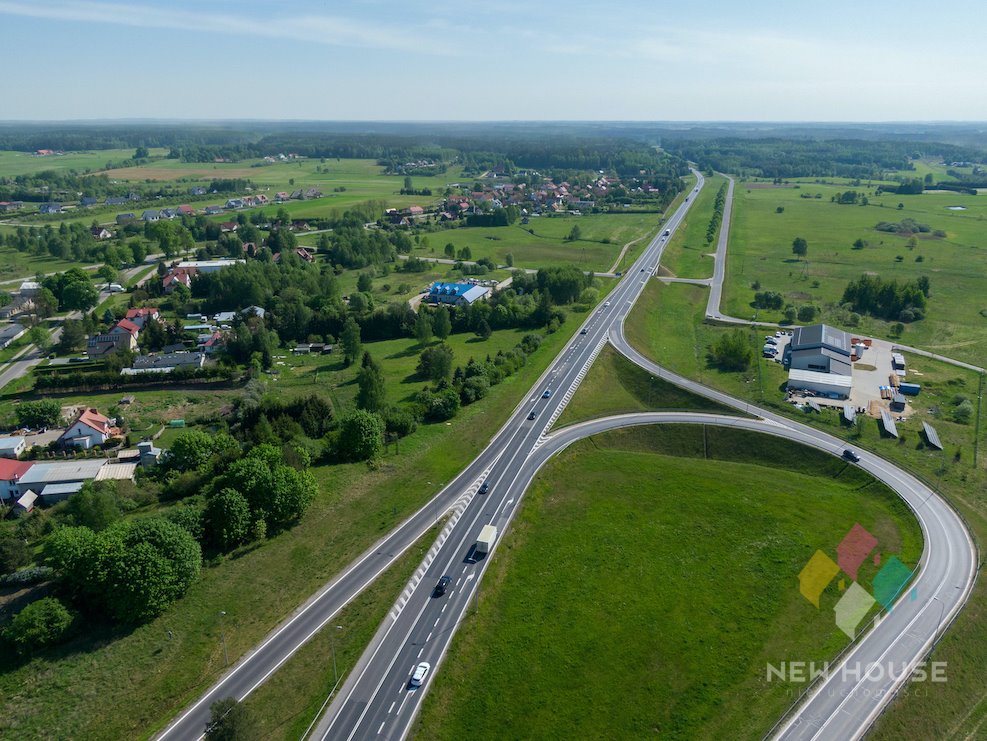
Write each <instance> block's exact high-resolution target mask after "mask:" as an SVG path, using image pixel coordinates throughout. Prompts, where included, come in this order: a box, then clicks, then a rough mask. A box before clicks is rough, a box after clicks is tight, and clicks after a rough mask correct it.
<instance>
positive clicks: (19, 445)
mask: <svg viewBox="0 0 987 741" xmlns="http://www.w3.org/2000/svg"><path fill="white" fill-rule="evenodd" d="M26 447H27V440H26V439H24V437H23V436H21V435H12V436H11V437H0V458H17V457H18V456H19V455H20V454H21V453H23V452H24V449H25V448H26Z"/></svg>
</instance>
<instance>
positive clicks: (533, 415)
mask: <svg viewBox="0 0 987 741" xmlns="http://www.w3.org/2000/svg"><path fill="white" fill-rule="evenodd" d="M537 416H538V415H537V414H535V413H534V412H531V414H529V415H528V419H534V418H535V417H537Z"/></svg>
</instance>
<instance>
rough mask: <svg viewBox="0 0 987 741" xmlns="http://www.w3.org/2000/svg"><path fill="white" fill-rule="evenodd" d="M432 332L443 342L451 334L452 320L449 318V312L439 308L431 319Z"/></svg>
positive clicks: (442, 307)
mask: <svg viewBox="0 0 987 741" xmlns="http://www.w3.org/2000/svg"><path fill="white" fill-rule="evenodd" d="M432 331H433V332H434V333H435V336H436V337H438V338H439V339H440V340H445V339H447V338H448V337H449V335H450V334H452V320H451V319H450V318H449V310H448V309H447V308H445V307H444V306H440V307H439V308H438V309H437V310H436V311H435V315H434V316H433V317H432Z"/></svg>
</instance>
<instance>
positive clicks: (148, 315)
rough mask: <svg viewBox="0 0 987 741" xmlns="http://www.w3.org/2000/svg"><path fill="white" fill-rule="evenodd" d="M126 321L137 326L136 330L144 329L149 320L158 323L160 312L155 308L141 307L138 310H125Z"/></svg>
mask: <svg viewBox="0 0 987 741" xmlns="http://www.w3.org/2000/svg"><path fill="white" fill-rule="evenodd" d="M126 318H127V320H128V321H130V322H132V323H133V324H135V325H137V328H138V329H144V324H145V323H146V322H147V321H148V320H149V319H154V320H155V321H159V320H160V319H161V312H160V311H159V310H158V307H157V306H142V307H140V308H138V309H127V317H126Z"/></svg>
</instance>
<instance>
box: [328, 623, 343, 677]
mask: <svg viewBox="0 0 987 741" xmlns="http://www.w3.org/2000/svg"><path fill="white" fill-rule="evenodd" d="M342 629H343V626H342V625H337V626H336V630H342ZM336 630H332V631H329V645H330V646H331V647H332V677H333V681H334V682H339V671H338V670H337V669H336Z"/></svg>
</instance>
